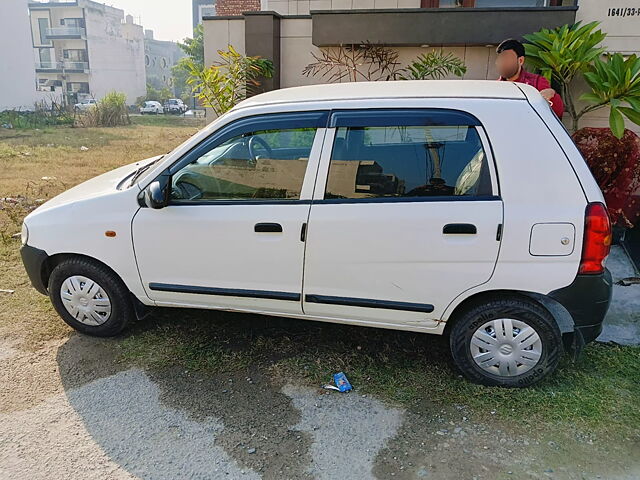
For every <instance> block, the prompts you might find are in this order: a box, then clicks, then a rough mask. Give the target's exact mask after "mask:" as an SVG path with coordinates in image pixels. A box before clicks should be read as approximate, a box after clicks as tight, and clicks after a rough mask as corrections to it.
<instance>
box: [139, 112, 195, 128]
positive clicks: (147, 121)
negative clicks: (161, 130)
mask: <svg viewBox="0 0 640 480" xmlns="http://www.w3.org/2000/svg"><path fill="white" fill-rule="evenodd" d="M130 118H131V123H132V124H133V125H145V126H151V127H200V128H202V127H204V126H205V125H206V124H207V120H206V118H204V117H183V116H181V115H170V114H166V115H132V116H131V117H130Z"/></svg>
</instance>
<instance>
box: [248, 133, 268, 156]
mask: <svg viewBox="0 0 640 480" xmlns="http://www.w3.org/2000/svg"><path fill="white" fill-rule="evenodd" d="M256 143H259V144H260V145H261V146H262V147H264V149H265V150H266V151H267V155H269V158H272V157H273V150H272V149H271V147H270V146H269V144H268V143H267V142H266V141H265V140H264V138H260V137H258V136H257V135H253V136H252V137H251V138H250V139H249V143H248V145H247V146H248V148H249V158H250V160H251V162H252V163H256V162H257V161H258V154H257V153H256Z"/></svg>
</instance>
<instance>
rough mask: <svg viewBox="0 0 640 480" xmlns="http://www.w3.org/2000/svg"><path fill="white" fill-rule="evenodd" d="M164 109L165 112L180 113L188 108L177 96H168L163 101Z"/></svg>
mask: <svg viewBox="0 0 640 480" xmlns="http://www.w3.org/2000/svg"><path fill="white" fill-rule="evenodd" d="M164 110H165V112H167V113H173V114H176V115H181V114H183V113H184V112H186V111H187V110H188V107H187V106H186V105H185V104H184V102H183V101H182V100H180V99H179V98H170V99H169V100H167V101H166V102H164Z"/></svg>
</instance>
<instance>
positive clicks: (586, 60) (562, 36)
mask: <svg viewBox="0 0 640 480" xmlns="http://www.w3.org/2000/svg"><path fill="white" fill-rule="evenodd" d="M598 25H599V22H591V23H587V24H586V25H582V24H581V23H580V22H577V23H575V24H573V25H564V26H562V27H559V28H555V29H547V28H543V29H542V30H540V31H539V32H536V33H532V34H529V35H524V38H525V40H526V41H527V43H525V45H524V48H525V52H526V55H527V62H528V63H529V64H531V65H532V66H533V67H535V68H537V69H538V70H539V71H540V72H541V73H542V75H544V76H545V77H546V78H547V79H548V80H552V79H553V80H556V81H557V82H558V83H559V84H560V85H561V88H562V92H561V94H562V97H563V98H564V100H565V103H566V105H567V112H568V113H569V115H570V116H571V119H572V121H573V125H572V129H573V130H574V131H575V130H577V125H578V121H579V119H580V117H579V116H578V112H577V110H576V106H575V102H574V100H573V97H572V95H571V89H570V84H571V82H572V81H573V79H574V78H575V77H576V76H577V75H578V74H582V73H584V72H585V71H587V70H588V69H589V68H590V67H591V65H592V64H593V62H594V61H595V60H596V59H598V58H599V57H600V56H601V55H602V54H603V53H604V52H605V51H606V48H604V47H599V45H600V44H601V43H602V41H603V40H604V39H605V37H606V34H605V33H603V32H602V31H601V30H596V28H597V27H598Z"/></svg>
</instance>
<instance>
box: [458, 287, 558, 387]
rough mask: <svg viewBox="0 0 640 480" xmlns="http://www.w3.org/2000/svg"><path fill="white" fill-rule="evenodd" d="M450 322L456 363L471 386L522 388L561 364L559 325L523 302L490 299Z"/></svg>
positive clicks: (540, 311)
mask: <svg viewBox="0 0 640 480" xmlns="http://www.w3.org/2000/svg"><path fill="white" fill-rule="evenodd" d="M454 321H455V323H454V325H453V328H452V329H451V335H450V346H451V353H452V355H453V359H454V362H455V363H456V365H457V367H458V368H459V369H460V371H461V372H462V374H463V375H464V376H465V377H467V378H468V379H469V380H471V381H473V382H475V383H480V384H482V385H489V386H503V387H526V386H529V385H533V384H534V383H537V382H539V381H540V380H542V379H543V378H545V377H546V376H548V375H549V374H551V373H552V372H553V371H554V370H555V369H556V367H557V365H558V361H559V360H560V356H561V354H562V337H561V334H560V330H559V328H558V325H557V324H556V322H555V320H554V318H553V317H552V316H551V315H550V314H549V312H548V311H546V309H544V308H543V307H541V306H540V305H538V304H536V303H534V302H533V301H529V300H528V299H526V298H502V299H494V300H491V301H488V302H486V303H483V304H480V305H476V306H474V307H472V308H469V309H466V310H465V311H463V312H462V313H461V314H460V315H459V316H458V317H457V318H456V319H455V320H454Z"/></svg>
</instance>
